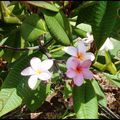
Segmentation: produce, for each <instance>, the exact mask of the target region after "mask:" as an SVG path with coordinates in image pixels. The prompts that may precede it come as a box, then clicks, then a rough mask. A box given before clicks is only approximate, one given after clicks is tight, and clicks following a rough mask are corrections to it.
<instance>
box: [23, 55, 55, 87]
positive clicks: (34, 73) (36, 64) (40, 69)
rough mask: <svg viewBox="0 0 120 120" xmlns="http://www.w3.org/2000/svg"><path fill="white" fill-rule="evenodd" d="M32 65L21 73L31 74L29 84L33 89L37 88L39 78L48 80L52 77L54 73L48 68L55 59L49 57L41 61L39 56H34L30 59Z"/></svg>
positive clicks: (24, 74)
mask: <svg viewBox="0 0 120 120" xmlns="http://www.w3.org/2000/svg"><path fill="white" fill-rule="evenodd" d="M30 65H31V66H30V67H27V68H25V69H24V70H23V71H22V72H21V75H23V76H30V78H29V79H28V85H29V87H30V88H31V89H36V87H37V86H36V85H37V84H38V82H39V81H38V80H39V79H40V80H43V81H48V80H49V79H50V78H51V77H52V74H51V73H50V72H49V71H48V70H49V69H50V68H51V67H52V65H53V60H50V59H47V60H44V61H41V60H40V59H39V58H37V57H33V58H32V59H31V60H30Z"/></svg>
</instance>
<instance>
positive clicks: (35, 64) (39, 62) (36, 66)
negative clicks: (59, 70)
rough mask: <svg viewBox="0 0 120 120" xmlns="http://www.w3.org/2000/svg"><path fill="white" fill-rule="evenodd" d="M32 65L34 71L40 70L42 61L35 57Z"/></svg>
mask: <svg viewBox="0 0 120 120" xmlns="http://www.w3.org/2000/svg"><path fill="white" fill-rule="evenodd" d="M30 64H31V67H32V68H33V69H34V70H38V69H39V67H40V64H41V60H40V59H39V58H37V57H33V58H32V59H31V60H30Z"/></svg>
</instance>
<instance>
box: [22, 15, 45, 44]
mask: <svg viewBox="0 0 120 120" xmlns="http://www.w3.org/2000/svg"><path fill="white" fill-rule="evenodd" d="M45 33H47V30H46V27H45V22H44V21H43V20H42V19H40V18H39V16H38V15H37V14H32V15H30V16H28V17H27V18H26V19H25V20H24V21H23V23H22V25H21V35H22V37H23V38H24V39H25V40H28V41H31V42H32V41H34V40H36V39H37V38H38V37H39V36H41V35H43V34H45Z"/></svg>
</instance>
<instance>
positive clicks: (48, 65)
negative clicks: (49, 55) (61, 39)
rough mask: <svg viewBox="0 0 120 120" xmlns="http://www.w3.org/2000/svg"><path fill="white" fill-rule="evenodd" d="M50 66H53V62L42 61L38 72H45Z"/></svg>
mask: <svg viewBox="0 0 120 120" xmlns="http://www.w3.org/2000/svg"><path fill="white" fill-rule="evenodd" d="M52 65H53V60H50V59H48V60H44V61H43V62H41V64H40V70H42V71H46V70H48V69H50V68H51V67H52Z"/></svg>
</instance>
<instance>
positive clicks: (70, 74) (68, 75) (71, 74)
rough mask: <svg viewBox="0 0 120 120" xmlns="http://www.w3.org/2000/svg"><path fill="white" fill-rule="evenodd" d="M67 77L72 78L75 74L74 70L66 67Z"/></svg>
mask: <svg viewBox="0 0 120 120" xmlns="http://www.w3.org/2000/svg"><path fill="white" fill-rule="evenodd" d="M66 75H67V77H69V78H74V77H75V76H76V72H75V71H74V70H72V69H68V70H67V72H66Z"/></svg>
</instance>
